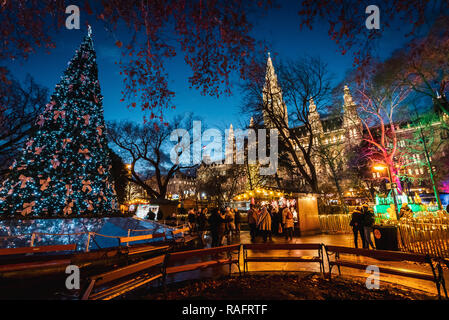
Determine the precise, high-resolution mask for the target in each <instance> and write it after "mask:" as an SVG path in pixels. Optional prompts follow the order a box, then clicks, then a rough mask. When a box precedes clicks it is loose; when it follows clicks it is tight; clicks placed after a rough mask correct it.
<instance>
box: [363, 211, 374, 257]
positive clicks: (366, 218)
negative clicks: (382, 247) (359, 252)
mask: <svg viewBox="0 0 449 320" xmlns="http://www.w3.org/2000/svg"><path fill="white" fill-rule="evenodd" d="M362 215H363V234H364V236H365V246H364V247H363V248H364V249H369V248H370V246H371V248H373V249H376V248H375V247H374V244H373V241H372V240H371V233H372V232H373V225H374V222H375V217H374V212H373V211H372V210H370V208H369V207H368V204H366V203H364V204H363V205H362Z"/></svg>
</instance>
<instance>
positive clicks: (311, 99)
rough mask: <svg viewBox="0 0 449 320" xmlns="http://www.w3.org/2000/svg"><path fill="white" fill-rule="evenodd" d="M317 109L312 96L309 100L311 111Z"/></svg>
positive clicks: (313, 111)
mask: <svg viewBox="0 0 449 320" xmlns="http://www.w3.org/2000/svg"><path fill="white" fill-rule="evenodd" d="M315 112H317V111H316V104H315V102H314V101H313V98H310V100H309V113H315Z"/></svg>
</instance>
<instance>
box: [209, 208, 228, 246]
mask: <svg viewBox="0 0 449 320" xmlns="http://www.w3.org/2000/svg"><path fill="white" fill-rule="evenodd" d="M225 222H226V220H225V218H224V216H222V215H221V213H220V210H219V209H218V208H213V209H212V213H211V216H210V217H209V230H210V234H211V237H212V244H211V246H212V247H218V246H220V245H221V239H222V238H223V234H224V229H225Z"/></svg>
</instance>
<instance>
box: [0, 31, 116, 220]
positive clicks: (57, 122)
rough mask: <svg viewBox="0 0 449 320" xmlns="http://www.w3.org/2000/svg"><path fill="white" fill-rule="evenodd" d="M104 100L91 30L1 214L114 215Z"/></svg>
mask: <svg viewBox="0 0 449 320" xmlns="http://www.w3.org/2000/svg"><path fill="white" fill-rule="evenodd" d="M102 99H103V97H102V95H101V92H100V84H99V82H98V69H97V63H96V57H95V51H94V47H93V42H92V37H91V30H90V27H89V32H88V35H87V36H86V38H85V39H84V41H83V43H82V44H81V47H80V48H79V50H77V51H76V53H75V56H74V57H73V59H72V60H71V61H70V62H69V65H68V67H67V70H66V71H65V72H64V75H63V76H62V79H61V81H60V82H59V84H57V85H56V88H55V91H54V93H53V95H52V96H51V99H50V103H48V104H47V105H46V108H45V110H44V112H43V113H42V114H41V115H40V116H39V117H38V119H37V122H36V126H37V131H36V133H35V134H34V135H33V136H31V137H30V138H29V139H28V141H27V142H26V145H25V147H24V150H23V154H22V156H21V157H20V159H18V160H16V161H15V162H14V163H13V164H12V169H13V170H12V174H11V176H10V177H9V178H8V179H7V180H6V181H5V182H4V183H3V185H2V188H1V189H0V212H1V213H2V214H7V215H18V214H20V215H23V216H26V215H32V216H62V215H89V214H93V215H94V214H96V215H100V214H108V213H111V212H113V211H114V210H115V207H116V200H115V193H114V190H113V182H112V178H111V175H110V173H109V171H110V169H111V160H110V157H109V147H108V145H107V139H106V136H105V124H104V118H103V106H102Z"/></svg>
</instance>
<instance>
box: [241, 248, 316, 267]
mask: <svg viewBox="0 0 449 320" xmlns="http://www.w3.org/2000/svg"><path fill="white" fill-rule="evenodd" d="M249 250H251V251H267V250H270V251H271V250H316V251H317V255H316V256H297V255H289V256H272V255H270V256H268V255H262V256H260V255H258V256H250V257H248V251H249ZM243 261H244V272H247V271H248V262H316V263H319V265H320V272H322V273H324V263H323V251H322V244H321V243H285V244H283V243H279V244H278V243H254V244H244V245H243Z"/></svg>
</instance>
